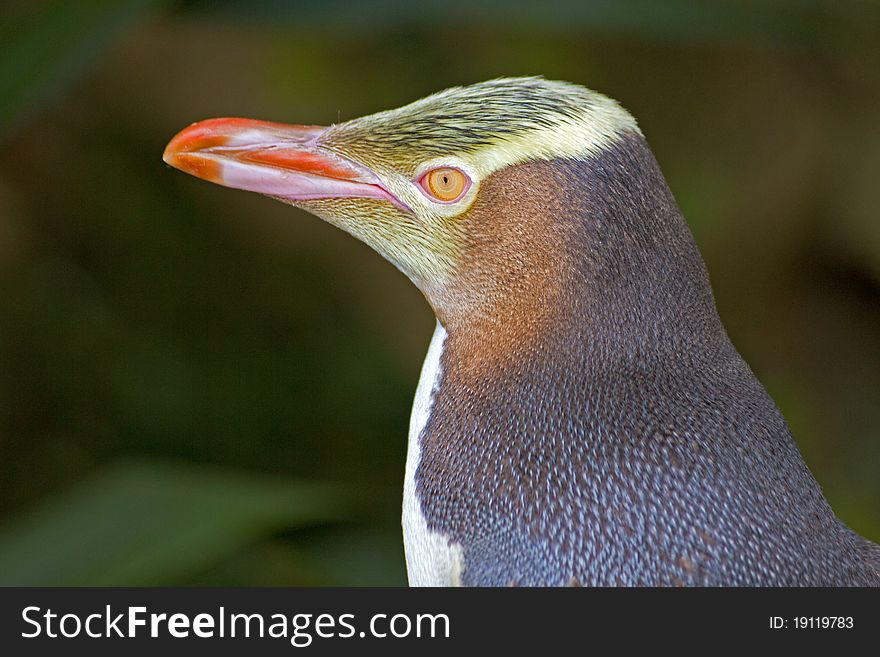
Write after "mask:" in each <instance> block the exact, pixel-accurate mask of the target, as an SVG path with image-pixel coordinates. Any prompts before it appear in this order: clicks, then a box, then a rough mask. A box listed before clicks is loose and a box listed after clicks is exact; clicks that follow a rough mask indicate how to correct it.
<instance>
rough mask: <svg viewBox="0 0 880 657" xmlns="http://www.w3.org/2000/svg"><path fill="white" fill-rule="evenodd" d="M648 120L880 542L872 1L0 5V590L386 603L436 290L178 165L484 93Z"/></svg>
mask: <svg viewBox="0 0 880 657" xmlns="http://www.w3.org/2000/svg"><path fill="white" fill-rule="evenodd" d="M514 74H543V75H545V76H547V77H549V78H560V79H567V80H571V81H574V82H579V83H583V84H586V85H587V86H590V87H592V88H595V89H597V90H599V91H602V92H604V93H606V94H608V95H611V96H613V97H615V98H617V99H618V100H620V101H621V102H622V103H623V105H624V106H625V107H627V108H628V109H629V110H630V111H632V113H633V114H634V115H635V116H636V117H637V118H638V120H639V122H640V124H641V126H642V129H643V131H644V133H645V134H646V136H647V137H648V140H649V141H650V142H651V144H652V145H653V148H654V151H655V153H656V155H657V158H658V160H659V161H660V164H661V166H662V167H663V169H664V171H665V173H666V175H667V177H668V180H669V183H670V186H671V188H672V190H673V192H674V194H675V196H676V198H677V199H678V201H679V203H680V204H681V206H682V209H683V210H684V213H685V216H686V217H687V218H688V220H689V222H690V224H691V227H692V229H693V231H694V233H695V235H696V238H697V241H698V242H699V244H700V247H701V249H702V251H703V254H704V256H705V258H706V260H707V264H708V267H709V270H710V272H711V275H712V280H713V284H714V288H715V291H716V295H717V301H718V307H719V310H720V313H721V316H722V319H723V320H724V322H725V324H726V326H727V328H728V330H729V332H730V334H731V337H732V338H733V341H734V343H735V344H736V345H737V347H738V348H739V349H740V351H741V352H742V353H743V355H744V356H745V358H746V360H747V361H748V362H749V363H750V364H751V366H752V368H753V369H754V370H755V372H756V374H757V375H758V377H759V378H760V379H761V381H762V382H763V383H764V384H765V385H766V386H767V388H768V389H769V391H770V393H771V394H772V395H773V397H774V398H775V399H776V401H777V403H778V404H779V405H780V407H781V408H782V410H783V412H784V414H785V416H786V417H787V418H788V420H789V423H790V424H791V427H792V430H793V432H794V435H795V436H796V438H797V440H798V442H799V444H800V447H801V449H802V451H803V453H804V456H805V458H806V460H807V462H808V463H809V465H810V467H811V468H812V470H813V472H814V473H815V475H816V477H817V479H818V480H819V482H820V483H821V484H822V486H823V488H824V490H825V492H826V494H827V496H828V498H829V500H830V501H831V504H832V506H833V507H834V508H835V510H836V511H837V512H838V513H839V515H840V516H841V517H842V518H843V519H844V520H845V521H846V522H847V523H849V524H850V525H851V526H853V527H854V528H856V529H857V530H858V531H860V532H861V533H863V534H864V535H866V536H868V537H871V538H873V539H874V540H880V505H878V501H880V476H878V475H880V211H878V207H880V191H878V189H880V7H878V4H876V3H874V2H828V3H823V2H818V1H815V2H812V1H803V2H796V1H789V2H763V1H758V0H756V1H754V2H732V1H728V2H700V3H696V2H695V3H685V2H649V1H647V0H642V1H629V2H623V1H621V0H604V1H593V2H575V1H572V2H563V1H550V0H544V1H542V2H501V1H500V0H499V1H496V2H486V3H476V2H465V1H452V0H448V1H446V2H442V3H424V2H421V3H395V2H390V1H386V2H378V3H363V4H354V3H344V2H338V1H337V2H333V1H328V0H324V1H323V2H300V3H283V2H270V1H262V2H256V3H254V2H250V3H248V2H232V1H227V2H213V3H212V2H207V1H206V0H205V1H200V2H196V1H193V2H150V1H148V0H138V1H133V0H123V1H110V0H82V1H80V2H72V1H71V2H12V3H9V2H6V3H5V4H4V6H3V7H2V9H0V514H2V517H0V584H12V583H21V584H194V583H206V584H398V583H402V582H404V581H405V571H404V564H403V550H402V545H401V539H400V529H399V515H400V497H401V488H402V480H403V467H404V457H405V442H406V432H407V423H408V415H409V409H410V405H411V400H412V394H413V391H414V389H415V384H416V380H417V377H418V371H419V367H420V363H421V360H422V358H423V355H424V351H425V349H426V347H427V343H428V340H429V336H430V334H431V330H432V326H433V318H432V316H431V313H430V310H429V309H428V307H427V305H426V304H425V302H424V300H423V299H422V298H421V296H420V295H419V293H418V292H417V291H416V290H415V288H413V287H412V286H411V285H410V284H409V283H408V281H406V280H405V279H404V277H403V276H401V275H400V274H399V273H398V272H397V271H396V270H395V269H394V268H393V267H392V266H391V265H389V264H387V263H386V262H384V261H383V260H382V259H381V258H380V257H379V256H377V255H375V254H374V253H372V252H371V251H370V250H369V249H367V248H366V247H365V246H363V245H361V244H360V243H358V242H357V241H355V240H354V239H352V238H350V237H348V236H346V235H344V234H342V233H340V232H338V231H336V230H335V229H333V228H331V227H329V226H327V225H325V224H322V223H321V222H320V221H318V220H317V219H314V218H312V217H310V216H308V215H305V214H303V213H301V212H299V211H297V210H294V209H292V208H290V207H287V206H284V205H281V204H279V203H276V202H274V201H271V200H268V199H265V198H261V197H259V196H256V195H251V194H246V193H243V192H235V191H231V190H228V189H222V188H220V187H216V186H213V185H210V184H207V183H204V182H201V181H199V180H196V179H194V178H191V177H189V176H186V175H184V174H182V173H179V172H177V171H173V170H171V169H169V168H167V167H166V166H165V165H164V164H162V161H161V153H162V150H163V147H164V145H165V143H166V142H167V141H168V140H169V139H170V138H171V137H172V136H173V134H174V133H175V132H176V131H177V130H179V129H180V128H182V127H183V126H185V125H187V124H188V123H190V122H192V121H195V120H198V119H203V118H209V117H213V116H249V117H254V118H261V119H268V120H277V121H289V122H302V123H316V124H327V123H332V122H334V121H339V120H346V119H349V118H353V117H356V116H359V115H361V114H364V113H368V112H372V111H377V110H381V109H386V108H389V107H395V106H398V105H400V104H403V103H405V102H408V101H411V100H414V99H416V98H418V97H420V96H422V95H424V94H426V93H428V92H431V91H435V90H438V89H442V88H444V87H446V86H449V85H452V84H458V83H468V82H475V81H478V80H483V79H486V78H489V77H494V76H498V75H514Z"/></svg>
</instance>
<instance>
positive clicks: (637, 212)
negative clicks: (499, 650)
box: [408, 136, 880, 586]
mask: <svg viewBox="0 0 880 657" xmlns="http://www.w3.org/2000/svg"><path fill="white" fill-rule="evenodd" d="M529 166H530V167H539V168H549V169H551V171H544V172H541V173H540V174H538V173H537V172H532V171H528V170H527V169H528V167H519V168H518V170H517V171H516V174H515V175H517V176H522V177H524V179H523V180H521V181H518V183H517V184H521V185H528V184H529V183H528V178H531V179H540V180H543V181H547V180H552V179H553V178H555V177H558V178H560V180H559V184H560V187H562V184H563V181H570V180H574V179H577V180H579V181H580V184H577V185H567V186H566V189H567V192H565V199H564V201H563V202H562V204H561V205H563V206H564V207H565V208H566V209H567V211H566V212H563V213H556V214H554V213H553V212H552V210H551V208H547V209H546V211H544V212H542V213H540V214H541V216H542V217H543V218H544V219H545V220H549V221H554V222H559V223H560V226H558V228H557V230H558V232H556V231H553V232H556V234H557V235H558V238H559V239H558V241H555V243H554V244H553V245H552V249H553V250H554V253H555V254H556V255H557V256H558V257H559V260H558V262H560V263H562V264H563V265H564V266H565V267H566V268H568V267H570V266H572V265H575V266H577V267H578V268H579V269H580V271H575V272H574V275H571V274H572V272H570V271H567V272H566V274H565V275H566V276H570V278H567V281H566V282H565V283H564V284H561V285H564V289H562V290H561V291H560V293H559V294H560V295H561V299H562V301H557V302H554V303H553V308H554V312H553V313H552V314H551V316H550V317H547V318H546V319H545V321H546V324H545V326H544V327H543V328H542V331H541V341H540V344H532V345H528V344H524V343H523V342H522V340H521V338H519V337H518V336H515V335H511V336H510V338H509V340H505V339H500V338H490V337H488V336H487V335H486V334H485V333H482V332H481V331H477V330H475V327H473V326H469V327H468V328H467V329H464V330H456V329H457V328H458V327H455V326H450V327H449V334H448V337H447V338H446V339H445V340H444V341H443V349H442V352H441V354H440V358H439V367H438V368H436V369H435V368H434V367H431V368H430V371H429V373H428V375H429V376H435V377H436V379H435V380H434V382H433V385H432V386H431V389H432V395H431V399H430V402H429V407H430V414H429V416H428V418H427V422H425V424H424V427H423V429H422V430H421V432H419V435H418V445H417V446H413V445H412V444H411V446H410V449H411V450H415V451H416V452H417V453H418V454H420V459H419V462H418V466H417V469H416V472H415V477H414V478H415V491H416V498H417V499H418V501H419V503H420V505H421V508H422V509H424V511H425V521H426V522H425V528H426V529H427V530H428V531H429V532H431V533H432V534H434V535H436V536H442V537H444V538H445V539H446V540H447V541H448V543H449V545H450V546H455V547H456V548H457V550H458V552H459V553H460V557H459V562H457V570H458V572H456V571H453V572H451V573H450V578H449V580H448V581H447V582H446V583H453V582H456V581H457V580H460V583H461V584H464V585H488V586H505V585H511V584H515V585H522V586H534V585H540V586H548V585H549V586H553V585H566V584H570V583H572V582H577V583H580V584H582V585H601V586H614V585H639V586H657V585H701V586H712V585H750V586H774V585H798V584H799V585H815V586H831V585H839V584H849V585H878V584H880V574H878V565H880V549H878V548H877V546H873V547H872V548H871V551H872V554H873V558H872V559H871V560H865V558H864V555H863V553H862V548H863V547H864V546H865V544H866V543H867V541H865V540H864V539H862V538H861V537H859V536H858V535H856V534H855V533H853V532H852V531H851V530H849V529H848V528H847V527H845V526H844V525H843V524H842V523H841V522H840V521H839V520H838V519H837V518H836V517H835V515H834V513H833V512H832V510H831V509H830V507H829V506H828V504H827V502H826V501H825V499H824V498H823V496H822V494H821V492H820V490H819V487H818V485H817V484H816V482H815V480H814V479H813V477H812V475H811V474H810V472H809V470H808V469H807V467H806V465H805V464H804V462H803V460H802V458H801V456H800V453H799V452H798V450H797V447H796V446H795V443H794V441H793V440H792V438H791V436H790V434H789V430H788V427H787V426H786V423H785V421H784V420H783V418H782V416H781V415H780V413H779V412H778V410H777V409H776V407H775V405H774V404H773V402H772V400H771V399H770V397H769V396H768V395H767V394H766V392H765V391H764V389H763V388H762V386H761V385H760V383H759V382H758V381H757V380H756V379H755V377H754V376H753V374H752V373H751V371H750V370H749V368H748V366H747V365H746V364H745V362H744V361H743V360H742V359H741V357H740V356H739V354H738V353H737V352H736V350H735V349H734V347H733V345H732V344H731V343H730V341H729V340H728V338H727V335H726V333H725V331H724V329H723V327H722V325H721V323H720V321H719V319H718V317H717V314H716V312H715V307H714V303H713V301H712V296H711V291H710V288H709V282H708V277H707V275H706V272H705V269H704V266H703V263H702V260H701V258H700V256H699V254H698V251H697V248H696V246H695V245H694V243H693V241H692V238H691V237H690V234H689V231H688V229H687V227H686V225H685V223H684V220H683V218H682V217H681V216H680V214H679V212H678V210H677V207H676V205H675V203H674V201H673V199H672V198H671V196H670V194H669V192H668V190H667V187H666V185H665V183H664V181H663V179H662V176H661V174H660V172H659V169H658V168H657V165H656V163H655V162H654V159H653V157H652V156H651V154H650V151H649V150H648V149H647V145H646V144H645V143H644V141H643V139H642V138H641V137H638V136H632V137H630V138H627V139H625V140H623V141H621V142H619V143H618V144H617V145H616V146H615V147H613V148H611V149H609V150H606V151H605V152H603V153H602V154H601V155H600V156H598V157H597V158H595V159H594V160H591V161H587V162H575V161H570V162H565V163H562V162H553V161H551V162H548V163H540V164H532V165H529ZM511 174H513V170H506V171H505V172H502V173H500V174H496V175H500V176H502V177H503V176H507V175H511ZM498 182H499V184H502V185H504V186H505V187H509V186H511V181H510V180H505V181H498ZM492 184H494V183H493V181H492V180H490V181H488V182H487V183H484V186H483V190H482V191H483V194H487V192H488V191H489V188H490V186H491V185H492ZM562 193H563V192H561V191H560V193H559V194H562ZM552 198H554V199H557V200H558V199H559V195H557V194H554V195H552ZM492 207H493V211H494V212H497V211H498V207H499V206H498V204H493V206H492ZM514 207H515V206H514ZM513 209H514V208H513V207H512V208H511V210H513ZM479 210H480V209H479V207H477V208H475V209H474V211H475V212H479ZM573 210H575V211H573ZM541 234H545V233H541ZM560 244H561V245H562V248H563V249H565V250H566V251H570V254H560V253H559V248H560ZM548 246H549V245H548ZM541 248H542V247H541V245H531V249H530V250H531V251H532V252H534V251H535V250H539V249H541ZM584 254H590V255H589V256H588V257H583V256H584ZM646 269H647V270H648V271H650V272H652V274H653V275H652V276H644V275H643V273H644V271H645V270H646ZM546 275H548V276H553V275H559V276H563V274H562V273H556V272H554V271H553V269H552V268H551V269H550V270H549V271H548V273H547V274H546ZM536 286H538V287H540V288H542V289H544V290H548V289H553V288H554V287H556V284H554V283H552V282H551V281H547V280H544V281H541V282H537V281H536ZM571 298H577V299H579V300H580V302H579V303H573V302H571V301H566V299H571ZM603 310H604V312H602V311H603ZM487 330H488V331H490V332H491V331H493V330H496V327H491V328H489V329H487ZM497 330H504V328H503V327H498V328H497ZM435 339H436V338H435ZM500 344H506V345H509V346H508V347H507V348H509V349H510V352H509V353H506V354H505V353H498V352H497V351H495V349H493V350H492V353H488V354H485V355H480V356H476V355H475V354H476V352H478V351H479V350H482V349H485V348H486V345H500ZM431 358H436V355H434V354H432V356H431ZM429 360H430V359H429ZM475 362H479V363H480V364H481V365H480V366H476V365H475ZM423 384H424V381H422V382H421V383H420V386H421V385H423ZM487 384H488V385H487ZM412 439H413V437H412V435H411V437H410V440H412ZM408 554H409V553H408ZM409 558H410V559H411V560H417V559H418V558H419V553H418V552H416V553H415V554H413V555H412V556H410V557H409ZM434 558H435V559H439V560H440V561H441V562H442V561H443V560H444V557H443V556H442V555H439V556H437V555H434ZM410 570H411V572H416V573H419V572H422V571H424V570H426V569H425V568H423V567H421V566H419V565H416V564H411V566H410ZM427 570H429V571H430V569H427ZM426 583H430V584H437V583H438V582H437V581H429V582H426Z"/></svg>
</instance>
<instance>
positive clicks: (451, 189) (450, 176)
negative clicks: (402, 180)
mask: <svg viewBox="0 0 880 657" xmlns="http://www.w3.org/2000/svg"><path fill="white" fill-rule="evenodd" d="M418 184H419V187H421V188H422V191H423V192H424V193H425V195H426V196H427V197H428V198H430V199H431V200H432V201H434V202H435V203H447V204H448V203H456V202H457V201H460V200H461V199H462V197H463V196H464V195H465V194H467V192H468V190H469V189H470V188H471V185H472V184H473V183H472V182H471V179H470V176H468V175H467V174H466V173H465V172H464V171H462V170H461V169H458V168H456V167H450V166H440V167H437V168H435V169H430V170H428V171H426V172H425V173H424V174H422V176H421V178H419V180H418Z"/></svg>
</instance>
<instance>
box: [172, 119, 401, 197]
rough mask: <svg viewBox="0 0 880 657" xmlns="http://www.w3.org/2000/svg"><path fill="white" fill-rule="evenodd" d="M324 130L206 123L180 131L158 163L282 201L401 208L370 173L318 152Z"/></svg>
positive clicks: (263, 123) (225, 121) (239, 122)
mask: <svg viewBox="0 0 880 657" xmlns="http://www.w3.org/2000/svg"><path fill="white" fill-rule="evenodd" d="M326 130H327V128H324V127H321V126H305V125H285V124H283V123H270V122H268V121H254V120H251V119H209V120H207V121H200V122H198V123H193V124H192V125H191V126H189V127H188V128H184V129H183V130H181V131H180V132H179V133H178V134H177V135H176V136H175V137H174V139H172V140H171V141H170V142H169V143H168V146H166V147H165V153H164V154H163V155H162V159H163V160H165V162H166V163H167V164H170V165H171V166H173V167H175V168H177V169H180V170H181V171H185V172H186V173H189V174H191V175H193V176H196V177H197V178H202V179H203V180H208V181H210V182H213V183H217V184H218V185H223V186H225V187H233V188H235V189H244V190H248V191H252V192H259V193H260V194H266V195H267V196H273V197H276V198H281V199H284V200H289V201H310V200H316V199H325V198H376V199H382V200H386V201H390V202H392V203H395V204H396V205H399V206H401V207H403V208H404V209H406V206H405V205H403V204H402V203H401V202H400V201H399V200H398V199H397V198H396V197H395V196H394V195H393V194H392V193H391V192H389V191H388V190H387V189H386V188H385V186H384V185H383V183H382V181H381V180H380V179H379V177H378V176H376V174H374V173H373V172H372V171H370V170H369V169H367V168H366V167H363V166H361V165H358V164H355V163H354V162H351V161H349V160H346V159H345V158H342V157H340V156H338V155H336V154H334V153H332V152H330V151H328V150H325V149H323V148H321V145H320V139H321V136H322V135H323V134H324V132H325V131H326Z"/></svg>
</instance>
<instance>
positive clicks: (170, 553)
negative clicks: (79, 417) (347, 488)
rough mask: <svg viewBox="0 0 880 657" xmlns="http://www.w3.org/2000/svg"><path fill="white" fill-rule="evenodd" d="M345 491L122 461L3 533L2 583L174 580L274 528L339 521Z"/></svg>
mask: <svg viewBox="0 0 880 657" xmlns="http://www.w3.org/2000/svg"><path fill="white" fill-rule="evenodd" d="M345 499H346V496H345V495H344V493H343V491H342V490H341V489H340V488H339V487H336V486H330V485H324V484H316V483H312V482H292V481H286V480H279V479H275V478H271V477H266V476H260V475H249V474H242V473H238V472H231V471H228V470H223V469H219V468H206V467H194V466H190V465H177V464H167V463H155V462H126V463H120V464H117V465H113V466H110V467H108V468H107V469H105V470H103V471H101V472H99V473H98V474H96V475H95V476H93V477H92V478H91V479H89V480H87V481H85V482H84V483H81V484H77V486H76V487H74V488H73V489H71V490H68V491H65V492H63V493H62V494H60V495H56V496H55V497H53V498H51V499H50V500H48V501H47V502H45V503H44V504H43V505H42V506H41V507H39V508H37V509H33V510H31V512H30V513H28V514H27V515H26V517H25V518H22V519H21V520H20V522H19V523H18V524H16V525H14V526H8V527H6V528H5V531H3V532H2V533H0V585H2V586H17V585H26V586H39V585H59V586H78V585H94V586H102V585H103V586H118V585H152V584H169V583H174V582H175V581H179V580H180V579H182V578H185V577H190V576H192V575H194V574H197V573H199V572H200V571H202V570H204V569H205V568H208V567H210V566H212V565H214V564H215V563H216V562H217V561H218V560H220V559H223V558H225V557H227V556H228V555H230V554H233V553H234V552H236V551H237V550H240V549H242V548H244V547H246V546H248V545H250V544H253V543H255V542H257V541H258V540H260V539H264V538H266V537H268V536H270V535H272V534H274V533H277V532H280V531H287V530H290V529H294V528H298V527H303V526H307V525H314V524H318V523H326V522H329V521H334V520H338V519H340V518H341V517H342V516H343V514H344V511H345V509H346V506H347V504H346V503H345Z"/></svg>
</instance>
